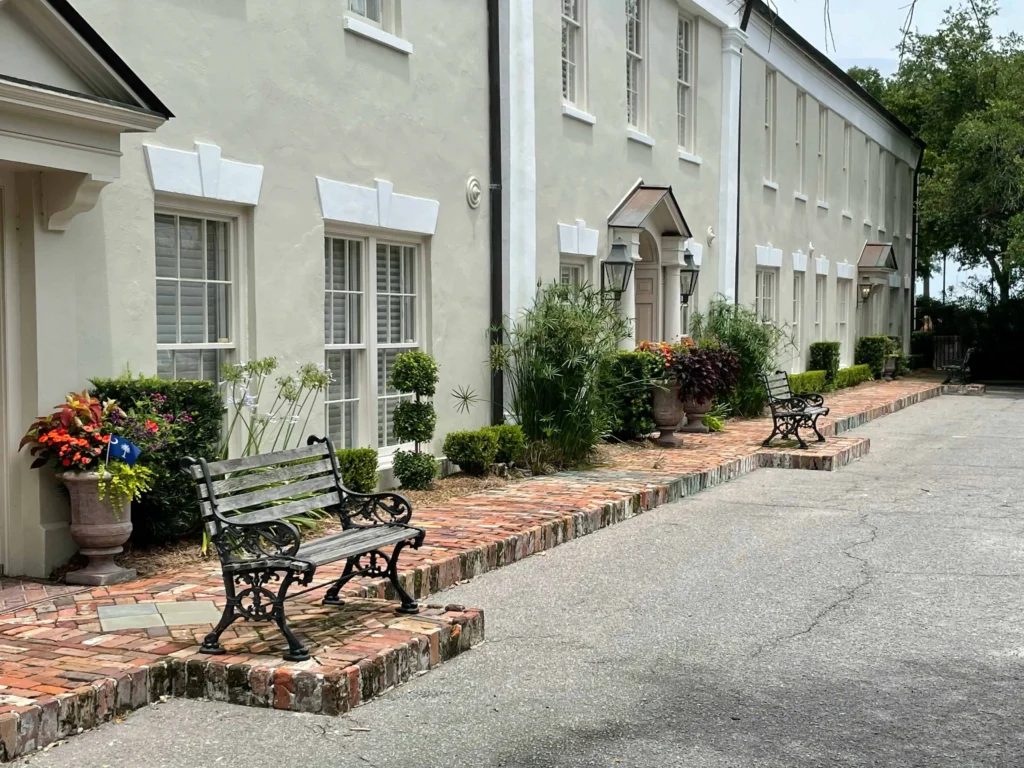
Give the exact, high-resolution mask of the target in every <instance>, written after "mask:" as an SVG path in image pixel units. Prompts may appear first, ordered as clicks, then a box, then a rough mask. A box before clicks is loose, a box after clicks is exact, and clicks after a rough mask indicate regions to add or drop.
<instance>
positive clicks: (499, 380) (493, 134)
mask: <svg viewBox="0 0 1024 768" xmlns="http://www.w3.org/2000/svg"><path fill="white" fill-rule="evenodd" d="M501 2H502V0H487V93H488V130H489V135H488V143H489V150H490V151H489V155H490V173H489V176H490V193H491V194H490V210H489V213H490V223H491V253H490V269H491V331H490V342H491V344H492V345H495V344H501V343H502V342H503V338H502V336H503V334H502V331H501V327H502V324H503V322H504V319H505V318H504V314H505V313H504V290H503V289H504V285H503V273H504V262H503V259H502V247H503V240H504V231H503V230H502V221H503V215H504V214H503V207H502V206H503V204H504V202H503V198H502V186H503V181H504V179H503V178H502V162H501V159H502V146H501ZM490 400H491V423H492V424H504V423H505V378H504V376H503V375H502V372H501V371H500V370H492V371H491V398H490Z"/></svg>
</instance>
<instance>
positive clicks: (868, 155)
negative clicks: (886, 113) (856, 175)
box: [864, 136, 877, 226]
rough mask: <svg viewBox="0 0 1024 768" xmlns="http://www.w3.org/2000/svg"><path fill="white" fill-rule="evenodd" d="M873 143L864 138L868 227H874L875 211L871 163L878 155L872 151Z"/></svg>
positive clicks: (865, 207) (865, 212) (865, 211)
mask: <svg viewBox="0 0 1024 768" xmlns="http://www.w3.org/2000/svg"><path fill="white" fill-rule="evenodd" d="M872 143H873V142H872V141H871V139H869V138H868V137H867V136H865V137H864V223H865V224H867V225H868V226H872V223H871V214H872V213H873V212H874V210H875V207H874V205H872V203H871V190H872V189H873V186H872V184H871V163H872V161H873V159H874V157H875V155H876V154H877V153H876V152H872V151H871V145H872Z"/></svg>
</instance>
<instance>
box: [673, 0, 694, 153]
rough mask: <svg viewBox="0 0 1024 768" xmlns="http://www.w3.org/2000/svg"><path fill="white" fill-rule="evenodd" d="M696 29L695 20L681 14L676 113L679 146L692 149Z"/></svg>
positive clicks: (677, 56) (677, 59)
mask: <svg viewBox="0 0 1024 768" xmlns="http://www.w3.org/2000/svg"><path fill="white" fill-rule="evenodd" d="M694 29H695V25H694V22H693V20H692V19H690V18H689V17H687V16H683V15H682V14H680V16H679V18H678V20H677V22H676V115H677V118H678V128H679V146H680V147H681V148H683V149H686V150H691V151H692V150H693V149H694V136H695V125H694V123H695V118H696V114H695V112H694V109H693V84H694V77H693V76H694V71H693V60H694V57H693V51H694V34H693V33H694Z"/></svg>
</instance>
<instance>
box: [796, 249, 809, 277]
mask: <svg viewBox="0 0 1024 768" xmlns="http://www.w3.org/2000/svg"><path fill="white" fill-rule="evenodd" d="M793 271H794V272H806V271H807V254H806V253H803V252H802V251H797V252H796V253H794V254H793Z"/></svg>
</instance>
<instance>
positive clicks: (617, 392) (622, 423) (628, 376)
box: [601, 351, 664, 440]
mask: <svg viewBox="0 0 1024 768" xmlns="http://www.w3.org/2000/svg"><path fill="white" fill-rule="evenodd" d="M663 368H664V366H663V364H662V362H661V361H660V360H659V358H658V357H657V356H656V355H654V354H653V353H651V352H644V351H636V352H619V353H618V354H616V355H615V357H613V358H612V360H611V361H610V362H609V364H608V366H607V367H606V369H605V372H604V373H603V375H602V377H601V387H602V388H603V389H604V391H605V395H606V397H607V399H608V405H609V410H610V413H611V429H610V431H611V434H612V435H613V436H614V437H616V438H617V439H619V440H633V439H635V438H638V437H644V436H646V435H649V434H651V432H653V431H654V430H655V429H657V426H656V425H655V423H654V393H653V390H652V389H651V382H652V381H653V379H654V377H655V376H657V375H658V374H659V373H660V372H661V371H662V370H663Z"/></svg>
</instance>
